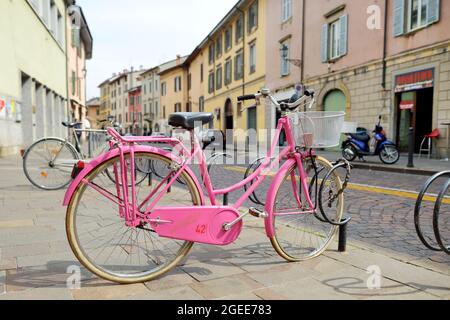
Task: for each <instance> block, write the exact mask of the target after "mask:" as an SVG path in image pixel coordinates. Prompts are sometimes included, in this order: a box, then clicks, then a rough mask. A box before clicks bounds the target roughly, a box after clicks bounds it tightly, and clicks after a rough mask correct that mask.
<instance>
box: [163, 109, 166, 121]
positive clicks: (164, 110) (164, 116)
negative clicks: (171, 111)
mask: <svg viewBox="0 0 450 320" xmlns="http://www.w3.org/2000/svg"><path fill="white" fill-rule="evenodd" d="M163 118H164V119H165V118H166V106H163Z"/></svg>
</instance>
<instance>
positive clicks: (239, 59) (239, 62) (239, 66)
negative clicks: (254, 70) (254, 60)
mask: <svg viewBox="0 0 450 320" xmlns="http://www.w3.org/2000/svg"><path fill="white" fill-rule="evenodd" d="M243 77H244V54H243V52H242V51H241V52H239V53H238V54H237V55H236V57H235V58H234V80H241V79H242V78H243Z"/></svg>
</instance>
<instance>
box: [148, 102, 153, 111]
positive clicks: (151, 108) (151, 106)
mask: <svg viewBox="0 0 450 320" xmlns="http://www.w3.org/2000/svg"><path fill="white" fill-rule="evenodd" d="M149 112H150V113H153V103H151V102H150V109H149Z"/></svg>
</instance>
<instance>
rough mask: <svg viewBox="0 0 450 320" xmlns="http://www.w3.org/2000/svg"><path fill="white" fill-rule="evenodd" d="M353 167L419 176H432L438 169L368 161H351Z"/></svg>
mask: <svg viewBox="0 0 450 320" xmlns="http://www.w3.org/2000/svg"><path fill="white" fill-rule="evenodd" d="M352 166H353V168H355V169H366V170H369V171H382V172H393V173H402V174H414V175H420V176H432V175H434V174H436V173H438V172H440V171H439V170H426V169H415V168H401V167H385V166H382V165H377V164H368V163H354V162H353V163H352Z"/></svg>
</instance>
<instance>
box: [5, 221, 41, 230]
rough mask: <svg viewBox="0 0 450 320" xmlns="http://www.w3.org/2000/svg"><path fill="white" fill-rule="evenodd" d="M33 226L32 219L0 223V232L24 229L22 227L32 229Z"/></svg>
mask: <svg viewBox="0 0 450 320" xmlns="http://www.w3.org/2000/svg"><path fill="white" fill-rule="evenodd" d="M33 226H34V222H33V220H32V219H28V220H7V221H0V230H2V231H3V229H14V228H24V227H33Z"/></svg>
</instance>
